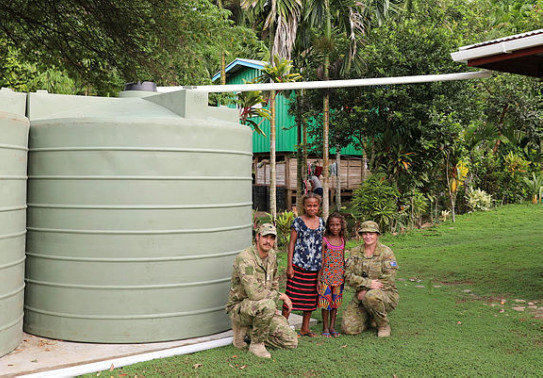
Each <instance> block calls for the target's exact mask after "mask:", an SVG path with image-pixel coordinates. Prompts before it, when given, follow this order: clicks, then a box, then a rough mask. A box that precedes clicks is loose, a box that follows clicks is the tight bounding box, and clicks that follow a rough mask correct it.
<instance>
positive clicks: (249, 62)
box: [211, 58, 268, 81]
mask: <svg viewBox="0 0 543 378" xmlns="http://www.w3.org/2000/svg"><path fill="white" fill-rule="evenodd" d="M266 64H268V62H264V61H262V60H254V59H243V58H236V59H234V60H233V61H231V62H230V63H228V65H227V66H226V68H225V72H226V73H228V72H229V71H231V70H232V69H233V68H235V67H236V66H243V67H248V68H254V69H257V70H261V69H263V68H264V66H265V65H266ZM220 77H221V72H220V71H219V72H217V73H216V74H215V75H213V78H212V79H211V81H215V80H217V79H218V78H220Z"/></svg>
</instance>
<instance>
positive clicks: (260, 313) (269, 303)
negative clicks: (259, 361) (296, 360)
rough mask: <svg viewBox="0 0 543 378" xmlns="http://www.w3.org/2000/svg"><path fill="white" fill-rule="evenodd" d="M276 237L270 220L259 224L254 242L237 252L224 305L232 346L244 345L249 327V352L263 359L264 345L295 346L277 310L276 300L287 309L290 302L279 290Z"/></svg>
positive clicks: (291, 335)
mask: <svg viewBox="0 0 543 378" xmlns="http://www.w3.org/2000/svg"><path fill="white" fill-rule="evenodd" d="M276 237H277V231H276V229H275V227H274V226H273V225H272V224H270V223H266V224H263V225H262V226H260V228H259V229H258V233H257V235H256V245H253V246H251V247H249V248H247V249H246V250H244V251H243V252H241V253H240V254H238V255H237V257H236V260H235V261H234V268H233V271H232V281H231V288H230V294H229V297H228V303H227V304H226V312H227V313H228V315H229V316H230V320H231V321H232V330H233V331H234V341H233V344H234V346H235V347H236V348H239V349H243V348H245V347H246V346H247V344H246V343H245V341H244V339H245V335H246V334H247V331H248V328H251V330H250V331H249V336H250V338H251V345H250V346H249V353H252V354H254V355H255V356H258V357H263V358H271V355H270V353H269V352H268V351H267V350H266V346H265V345H268V346H272V347H276V348H296V347H297V346H298V337H297V335H296V332H295V331H294V330H293V329H291V328H290V327H289V324H288V321H287V319H285V317H283V316H282V315H280V314H279V313H278V311H277V308H278V302H279V300H281V301H283V302H284V304H285V305H286V306H287V307H288V308H289V310H291V309H292V302H291V301H290V298H289V297H288V296H287V295H286V294H285V293H280V292H279V274H278V271H277V257H276V255H275V251H274V250H273V246H274V244H275V239H276Z"/></svg>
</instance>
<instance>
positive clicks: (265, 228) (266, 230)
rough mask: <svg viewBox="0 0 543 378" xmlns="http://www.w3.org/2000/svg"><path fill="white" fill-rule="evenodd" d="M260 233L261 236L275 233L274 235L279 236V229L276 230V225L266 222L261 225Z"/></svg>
mask: <svg viewBox="0 0 543 378" xmlns="http://www.w3.org/2000/svg"><path fill="white" fill-rule="evenodd" d="M258 233H259V234H260V235H261V236H266V235H273V236H275V237H277V230H276V228H275V226H274V225H273V224H271V223H264V224H263V225H261V226H260V227H259V228H258Z"/></svg>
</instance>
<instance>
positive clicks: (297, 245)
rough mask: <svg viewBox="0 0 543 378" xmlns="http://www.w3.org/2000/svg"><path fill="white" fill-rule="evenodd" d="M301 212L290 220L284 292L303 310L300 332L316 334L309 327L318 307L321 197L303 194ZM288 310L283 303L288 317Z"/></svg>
mask: <svg viewBox="0 0 543 378" xmlns="http://www.w3.org/2000/svg"><path fill="white" fill-rule="evenodd" d="M302 209H303V213H302V216H301V217H297V218H296V219H294V222H292V226H291V229H290V241H289V244H288V260H287V287H286V294H287V296H288V297H289V298H290V300H291V301H292V310H298V311H303V320H302V328H301V329H300V336H309V337H314V336H316V335H315V334H314V333H313V332H311V330H310V329H309V320H310V319H311V313H312V312H313V311H315V310H316V309H317V297H318V293H317V274H318V272H319V270H320V268H321V260H322V233H323V231H324V228H325V227H324V221H323V219H322V218H321V217H319V216H318V214H319V210H320V197H319V196H317V195H316V194H315V193H308V194H306V195H305V196H304V197H303V198H302ZM289 315H290V311H288V309H287V308H285V307H283V316H284V317H285V318H287V319H288V317H289Z"/></svg>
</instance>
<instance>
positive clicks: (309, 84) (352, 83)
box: [157, 70, 491, 93]
mask: <svg viewBox="0 0 543 378" xmlns="http://www.w3.org/2000/svg"><path fill="white" fill-rule="evenodd" d="M490 75H491V72H490V71H486V70H485V71H478V72H462V73H452V74H441V75H417V76H399V77H380V78H372V79H349V80H323V81H306V82H294V83H265V84H231V85H202V86H193V87H191V86H188V87H183V86H178V87H158V88H157V91H158V92H162V93H164V92H174V91H179V90H183V89H191V90H195V91H201V92H207V93H217V92H249V91H272V90H276V91H284V90H294V89H324V88H347V87H367V86H375V85H395V84H417V83H429V82H434V81H452V80H469V79H482V78H487V77H489V76H490Z"/></svg>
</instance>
